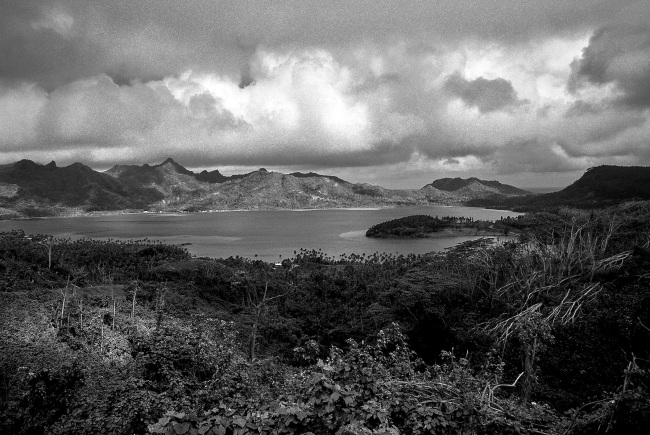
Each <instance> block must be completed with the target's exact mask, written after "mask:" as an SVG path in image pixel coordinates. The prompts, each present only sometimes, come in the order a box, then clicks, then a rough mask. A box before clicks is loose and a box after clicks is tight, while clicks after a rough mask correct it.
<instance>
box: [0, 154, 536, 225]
mask: <svg viewBox="0 0 650 435" xmlns="http://www.w3.org/2000/svg"><path fill="white" fill-rule="evenodd" d="M448 180H451V179H442V180H436V181H434V182H433V183H431V184H429V185H427V186H425V187H423V188H422V189H412V190H408V189H404V190H395V189H386V188H384V187H381V186H377V185H372V184H367V183H351V182H348V181H345V180H343V179H341V178H339V177H336V176H331V175H321V174H318V173H315V172H308V173H303V172H294V173H291V174H282V173H278V172H271V171H267V170H266V169H264V168H261V169H259V170H257V171H253V172H250V173H247V174H235V175H232V176H225V175H223V174H221V173H220V172H219V171H218V170H214V171H211V172H208V171H203V172H200V173H195V172H193V171H191V170H189V169H187V168H185V167H183V166H182V165H180V164H179V163H177V162H175V161H174V160H173V159H171V158H168V159H166V160H165V161H164V162H162V163H160V164H156V165H149V164H144V165H116V166H113V167H112V168H110V169H109V170H107V171H106V172H97V171H95V170H93V169H91V168H89V167H87V166H84V165H82V164H80V163H75V164H73V165H70V166H67V167H64V168H59V167H57V166H56V163H54V162H51V163H49V164H48V165H40V164H37V163H34V162H31V161H28V160H23V161H20V162H17V163H14V164H9V165H4V166H1V167H0V217H4V218H15V217H32V216H55V215H71V214H81V213H88V212H103V211H121V210H131V211H134V210H135V211H138V210H139V211H151V212H177V211H187V212H197V211H212V210H242V209H243V210H260V209H267V210H268V209H302V208H307V209H313V208H341V207H393V206H403V205H426V204H445V205H463V204H465V203H467V202H468V201H471V200H476V199H485V198H495V197H499V198H501V197H504V196H512V195H521V194H523V193H526V192H525V191H522V190H521V189H517V188H515V187H512V186H507V185H503V184H501V183H499V182H496V181H483V180H479V179H476V178H471V179H468V180H461V179H453V180H451V181H448Z"/></svg>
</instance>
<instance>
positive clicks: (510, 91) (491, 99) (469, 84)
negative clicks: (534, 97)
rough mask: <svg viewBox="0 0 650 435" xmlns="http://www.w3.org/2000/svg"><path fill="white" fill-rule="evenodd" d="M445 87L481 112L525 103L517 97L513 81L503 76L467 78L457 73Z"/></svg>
mask: <svg viewBox="0 0 650 435" xmlns="http://www.w3.org/2000/svg"><path fill="white" fill-rule="evenodd" d="M445 89H446V90H447V92H449V93H451V94H452V95H454V96H456V97H458V98H460V99H461V100H463V102H464V103H465V105H467V106H469V107H476V108H477V109H478V110H479V111H480V112H481V113H488V112H494V111H497V110H504V109H509V108H512V107H516V106H519V105H521V104H522V103H523V101H520V100H519V99H518V98H517V92H515V88H513V87H512V83H510V82H509V81H508V80H505V79H502V78H496V79H493V80H488V79H485V78H483V77H479V78H477V79H475V80H467V79H465V78H463V77H462V76H461V75H460V74H458V73H455V74H452V75H451V76H449V78H448V79H447V81H446V82H445Z"/></svg>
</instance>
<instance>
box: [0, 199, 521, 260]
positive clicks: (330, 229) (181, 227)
mask: <svg viewBox="0 0 650 435" xmlns="http://www.w3.org/2000/svg"><path fill="white" fill-rule="evenodd" d="M415 214H426V215H430V216H439V217H442V216H464V217H472V218H474V219H478V220H497V219H499V218H500V217H502V216H503V217H507V216H518V215H519V214H520V213H515V212H509V211H502V210H488V209H481V208H474V207H446V206H423V207H398V208H382V209H327V210H272V211H269V210H264V211H228V212H215V213H178V214H153V213H138V214H116V215H105V216H80V217H67V218H47V219H25V220H5V221H0V231H9V230H13V229H22V230H23V231H25V233H26V234H51V235H53V236H55V237H60V238H70V239H73V240H75V239H79V238H84V237H91V238H96V239H102V240H106V239H114V240H140V239H145V238H147V239H150V240H159V241H161V242H163V243H168V244H176V245H184V247H185V248H186V249H187V250H188V251H189V252H190V253H192V254H194V255H196V256H201V257H203V256H205V257H214V258H225V257H229V256H237V255H239V256H241V257H248V258H258V259H261V260H265V261H273V262H274V261H280V260H281V259H284V258H290V257H292V256H293V255H294V252H297V251H300V249H301V248H305V249H309V250H311V249H316V250H322V252H323V253H325V254H327V255H330V256H335V257H337V256H339V255H341V254H351V253H354V254H372V253H374V252H386V253H392V254H409V253H414V254H423V253H427V252H432V251H441V250H444V249H445V248H448V247H451V246H453V245H455V244H457V243H460V242H463V241H466V240H472V239H475V238H476V237H471V236H468V237H446V238H429V239H374V238H368V237H366V236H365V233H366V230H367V229H368V228H369V227H370V226H372V225H375V224H378V223H381V222H384V221H387V220H391V219H397V218H400V217H405V216H410V215H415Z"/></svg>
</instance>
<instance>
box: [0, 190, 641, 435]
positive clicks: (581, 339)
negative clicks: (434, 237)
mask: <svg viewBox="0 0 650 435" xmlns="http://www.w3.org/2000/svg"><path fill="white" fill-rule="evenodd" d="M506 224H507V225H508V226H511V227H512V228H516V229H517V230H518V231H521V232H522V235H521V236H520V238H519V240H517V241H511V242H508V243H506V244H500V245H496V244H493V243H490V242H489V241H488V240H485V239H482V240H477V241H474V242H468V243H464V244H461V245H458V246H456V247H455V248H453V249H450V250H448V251H447V252H444V253H435V254H429V255H423V256H413V255H412V256H390V255H386V254H371V255H366V254H360V255H357V254H351V255H344V256H340V257H337V258H330V257H327V256H325V255H323V254H322V253H320V252H319V251H307V250H301V251H300V252H296V255H295V257H293V258H292V259H288V260H286V261H285V262H283V264H282V266H279V267H275V266H273V265H271V264H268V263H265V262H261V261H253V260H248V259H244V258H239V257H234V258H233V257H231V258H228V259H221V260H212V259H197V258H191V256H189V255H188V254H187V253H186V252H185V251H184V250H182V249H180V248H178V247H173V246H165V245H160V244H156V243H151V242H149V241H146V240H144V241H135V242H128V243H124V242H112V241H109V242H99V241H93V240H80V241H70V240H63V239H53V238H50V237H48V236H26V235H25V234H23V233H21V232H13V233H4V234H0V287H1V288H2V292H0V377H1V379H2V384H1V387H0V388H1V390H0V433H13V434H42V433H48V434H82V433H87V434H96V433H111V434H112V433H116V434H121V433H123V434H132V433H147V432H150V433H170V434H183V433H193V434H194V433H200V434H206V433H207V434H250V433H265V434H271V433H274V434H281V433H312V434H328V433H339V434H446V433H450V434H452V433H453V434H456V433H475V434H492V433H531V434H540V433H543V434H586V433H616V434H633V433H645V429H646V428H647V427H648V425H649V424H650V391H648V387H649V385H650V384H649V383H648V382H649V381H650V379H649V376H648V366H647V365H648V359H649V358H650V329H648V326H650V295H648V286H649V285H650V204H649V203H647V202H637V203H629V204H624V205H621V206H618V207H616V208H611V209H607V210H598V211H587V212H585V211H575V210H568V209H563V210H558V211H557V212H554V213H534V214H529V215H525V216H522V217H519V218H512V219H508V220H507V222H506Z"/></svg>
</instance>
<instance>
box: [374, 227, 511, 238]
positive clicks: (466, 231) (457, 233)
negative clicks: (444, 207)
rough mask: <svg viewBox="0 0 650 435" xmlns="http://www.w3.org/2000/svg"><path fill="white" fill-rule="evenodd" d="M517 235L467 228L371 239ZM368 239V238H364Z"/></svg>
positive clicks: (493, 230) (494, 230)
mask: <svg viewBox="0 0 650 435" xmlns="http://www.w3.org/2000/svg"><path fill="white" fill-rule="evenodd" d="M517 234H518V233H516V232H512V234H505V233H504V232H503V231H499V230H496V229H485V230H484V229H476V227H469V228H445V229H442V230H440V231H435V232H429V233H424V236H422V237H403V236H394V235H387V236H382V237H377V236H374V237H371V238H375V239H446V238H451V237H510V236H515V235H517ZM366 237H368V236H366Z"/></svg>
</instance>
